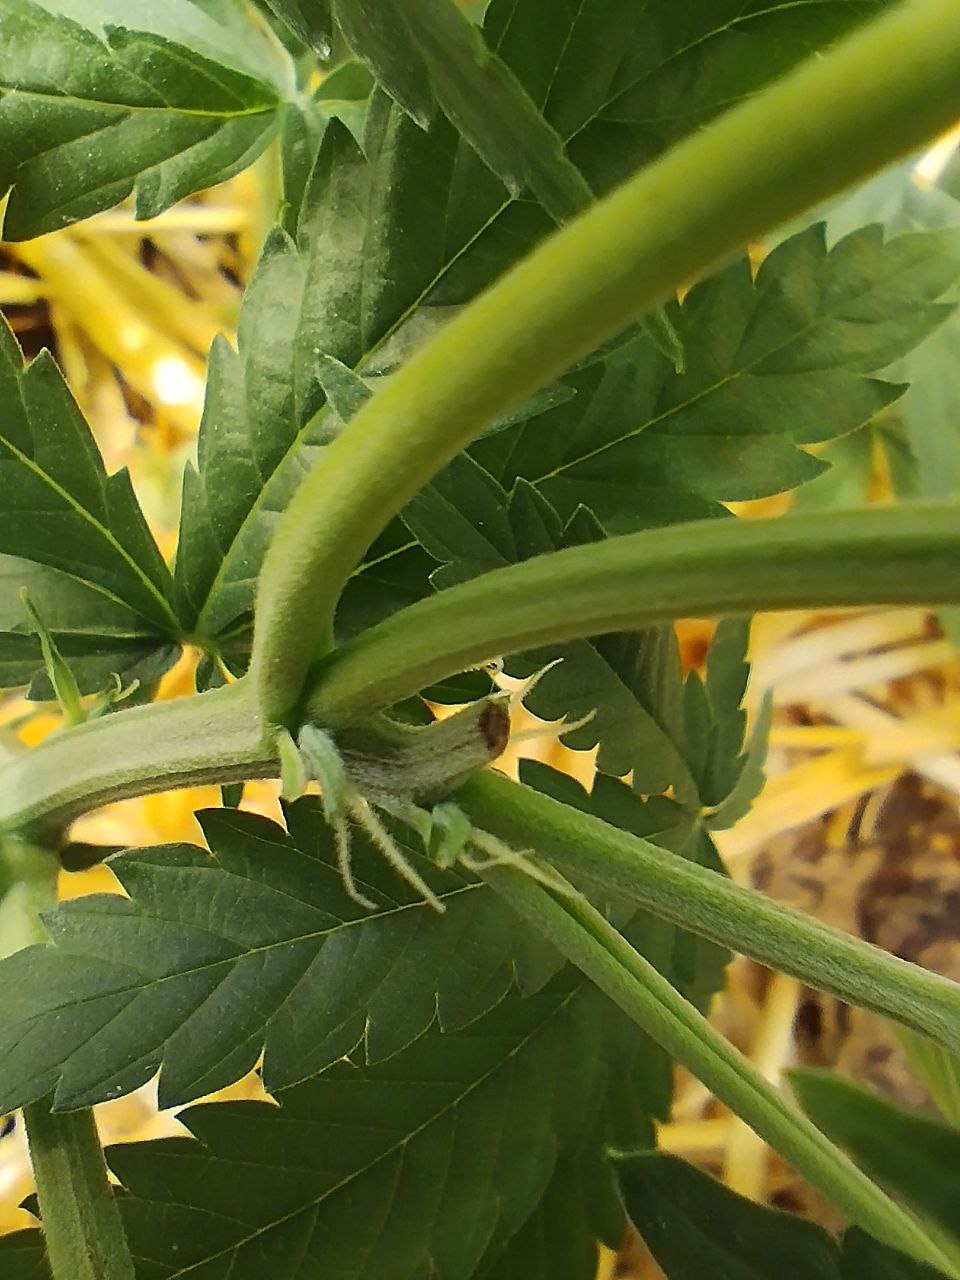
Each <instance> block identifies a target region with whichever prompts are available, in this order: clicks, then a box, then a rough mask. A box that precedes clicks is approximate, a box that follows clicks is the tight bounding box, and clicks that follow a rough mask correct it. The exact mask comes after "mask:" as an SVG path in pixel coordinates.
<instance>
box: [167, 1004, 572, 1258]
mask: <svg viewBox="0 0 960 1280" xmlns="http://www.w3.org/2000/svg"><path fill="white" fill-rule="evenodd" d="M585 985H586V984H585V983H583V982H581V983H578V984H577V986H576V987H575V988H574V989H573V990H572V991H570V992H568V993H567V994H566V995H565V996H564V997H563V998H562V1000H560V1001H558V1003H557V1004H556V1005H555V1006H554V1007H553V1008H552V1009H551V1010H550V1011H549V1014H548V1016H547V1017H546V1018H544V1019H543V1021H541V1022H539V1023H538V1024H537V1026H536V1027H534V1028H532V1029H531V1030H530V1031H528V1032H527V1033H526V1034H525V1035H523V1036H522V1037H521V1038H520V1039H519V1040H516V1041H514V1042H513V1043H512V1044H511V1047H510V1050H509V1052H507V1053H506V1054H505V1055H504V1056H503V1057H501V1058H500V1059H498V1061H497V1062H496V1063H494V1064H493V1065H492V1066H490V1067H489V1068H488V1070H487V1071H485V1072H484V1073H483V1074H482V1075H480V1076H477V1077H476V1078H475V1079H473V1080H471V1081H470V1082H469V1084H467V1085H466V1086H465V1087H463V1089H462V1090H461V1092H459V1093H458V1094H456V1096H455V1097H453V1098H451V1099H449V1100H448V1101H447V1102H446V1103H445V1104H444V1105H443V1106H442V1107H441V1108H440V1109H439V1110H437V1111H435V1112H434V1113H433V1114H432V1115H431V1116H429V1117H428V1118H427V1119H426V1120H424V1121H423V1122H422V1123H421V1124H420V1125H418V1126H416V1127H415V1128H413V1129H411V1130H410V1132H409V1133H406V1134H404V1135H403V1136H402V1137H401V1138H398V1139H397V1141H396V1142H394V1143H393V1144H392V1145H391V1146H389V1147H388V1148H387V1149H386V1150H384V1151H382V1152H380V1153H379V1154H378V1155H377V1156H376V1157H375V1159H373V1160H371V1161H370V1162H369V1163H368V1164H366V1165H363V1166H361V1167H358V1168H357V1169H354V1170H353V1171H352V1172H350V1173H349V1174H346V1175H345V1176H344V1177H342V1178H341V1179H340V1181H339V1182H337V1183H335V1184H334V1185H333V1186H331V1187H329V1188H328V1189H327V1190H325V1191H324V1192H323V1193H322V1194H321V1195H319V1196H314V1197H311V1199H309V1200H308V1201H307V1202H306V1203H305V1204H302V1205H300V1206H299V1207H298V1208H296V1209H293V1210H291V1211H290V1212H289V1213H285V1214H282V1215H281V1216H280V1217H278V1218H276V1219H275V1220H274V1221H273V1222H269V1223H267V1224H265V1225H264V1226H261V1227H256V1228H254V1229H252V1230H251V1231H250V1232H249V1233H248V1234H247V1235H246V1236H244V1237H243V1238H242V1239H241V1240H239V1241H237V1242H235V1243H234V1244H231V1245H227V1246H225V1247H224V1248H222V1249H218V1250H217V1251H216V1252H214V1253H210V1254H208V1255H207V1256H206V1257H205V1258H202V1259H200V1260H199V1261H197V1262H192V1263H190V1264H189V1265H188V1266H186V1267H181V1268H180V1269H179V1270H178V1271H173V1272H170V1275H169V1277H168V1280H178V1277H181V1276H186V1275H189V1274H190V1272H191V1271H196V1270H197V1269H198V1268H199V1267H206V1266H208V1265H209V1264H210V1263H211V1262H214V1261H216V1260H217V1259H218V1258H221V1257H224V1256H226V1255H229V1254H231V1253H232V1254H234V1255H235V1257H238V1256H239V1255H240V1252H241V1250H243V1249H245V1248H246V1247H247V1246H248V1245H249V1244H250V1243H251V1242H252V1241H253V1240H256V1239H257V1238H258V1237H260V1236H262V1235H265V1234H266V1233H267V1232H268V1231H273V1230H275V1229H276V1228H277V1227H280V1226H282V1225H283V1224H284V1223H285V1222H290V1221H292V1219H294V1218H296V1217H299V1215H300V1214H302V1213H305V1212H307V1211H308V1210H310V1209H318V1208H319V1206H320V1205H321V1204H323V1202H324V1201H325V1200H329V1199H330V1198H331V1197H332V1196H335V1195H337V1194H338V1193H339V1192H340V1191H342V1190H343V1189H344V1188H345V1187H348V1186H349V1185H350V1184H351V1183H352V1182H355V1181H356V1180H357V1179H358V1178H361V1177H363V1176H365V1175H366V1174H368V1173H369V1172H370V1171H371V1170H372V1169H375V1168H376V1167H377V1165H379V1164H381V1163H383V1161H385V1160H388V1159H390V1158H391V1157H393V1156H394V1155H395V1154H396V1153H397V1152H400V1151H402V1150H403V1149H404V1148H405V1147H408V1146H409V1145H410V1143H411V1142H413V1141H414V1140H415V1139H416V1138H418V1137H419V1136H420V1134H421V1133H424V1132H426V1131H427V1130H428V1129H429V1128H430V1127H431V1126H432V1125H435V1124H437V1123H438V1122H439V1121H440V1120H442V1119H443V1118H444V1117H445V1116H446V1115H447V1114H448V1113H450V1112H456V1111H457V1110H458V1109H459V1108H460V1107H461V1106H462V1105H463V1103H464V1101H465V1100H466V1099H467V1098H469V1097H470V1095H471V1094H472V1093H475V1092H476V1091H477V1090H478V1089H480V1088H481V1087H482V1086H483V1085H485V1084H486V1083H487V1082H488V1081H489V1080H491V1079H493V1078H495V1077H496V1076H497V1075H498V1074H499V1073H500V1072H501V1071H502V1070H503V1069H504V1067H505V1066H506V1064H507V1063H508V1062H509V1061H510V1060H511V1059H512V1058H516V1057H518V1056H519V1054H520V1053H521V1052H522V1051H523V1050H525V1049H526V1048H527V1046H528V1045H529V1044H530V1043H531V1042H532V1041H533V1040H535V1039H536V1038H537V1037H538V1036H540V1035H541V1034H542V1033H543V1032H544V1030H545V1028H547V1027H548V1026H549V1024H550V1023H551V1022H552V1020H553V1019H554V1018H556V1017H558V1016H559V1015H561V1014H563V1013H566V1011H567V1009H568V1007H569V1005H570V1004H571V1003H572V1002H573V1001H574V1000H575V999H576V998H577V997H579V996H580V994H581V992H582V990H583V988H584V986H585ZM498 1038H502V1037H498ZM281 1111H282V1107H281ZM290 1123H291V1124H293V1123H296V1124H302V1123H303V1121H302V1120H300V1119H299V1118H298V1119H297V1120H291V1121H290ZM194 1140H195V1141H198V1142H199V1143H200V1145H201V1147H202V1148H203V1149H204V1150H205V1151H206V1152H207V1153H209V1155H210V1158H211V1159H218V1158H221V1159H222V1157H218V1156H217V1155H216V1154H214V1153H213V1152H211V1151H210V1148H209V1147H207V1146H206V1144H205V1143H203V1141H202V1140H201V1139H196V1138H195V1139H194ZM229 1163H230V1164H235V1165H239V1166H245V1165H247V1166H249V1167H250V1168H252V1169H257V1170H262V1169H263V1168H264V1166H263V1165H262V1164H259V1165H258V1164H257V1163H256V1162H255V1161H253V1160H240V1159H237V1158H236V1157H230V1159H229ZM284 1169H285V1171H292V1172H294V1173H302V1174H303V1175H304V1176H305V1177H314V1178H315V1177H316V1176H317V1170H315V1169H299V1168H297V1167H296V1166H291V1165H289V1164H285V1165H284ZM209 1212H210V1214H211V1216H212V1217H222V1218H224V1219H225V1220H226V1221H227V1222H235V1221H237V1219H234V1218H229V1217H227V1215H225V1214H217V1213H216V1212H215V1211H213V1210H210V1211H209ZM241 1225H243V1224H242V1223H241ZM231 1265H232V1264H231Z"/></svg>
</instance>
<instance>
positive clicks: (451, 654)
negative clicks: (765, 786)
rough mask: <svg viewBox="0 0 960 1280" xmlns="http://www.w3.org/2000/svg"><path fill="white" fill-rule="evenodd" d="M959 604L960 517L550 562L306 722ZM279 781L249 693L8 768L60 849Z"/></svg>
mask: <svg viewBox="0 0 960 1280" xmlns="http://www.w3.org/2000/svg"><path fill="white" fill-rule="evenodd" d="M958 599H960V514H958V509H957V507H956V506H955V505H949V504H942V505H936V506H933V505H931V506H915V507H904V508H893V509H889V510H876V511H854V512H845V513H844V512H840V513H834V514H828V515H820V514H818V515H816V516H803V517H800V516H797V517H789V518H787V519H783V520H775V521H762V522H761V521H756V522H753V521H751V522H746V521H743V522H741V521H734V520H731V521H728V522H718V521H710V522H707V523H705V524H689V525H682V526H678V527H676V528H673V529H664V530H657V531H653V532H647V533H639V534H631V535H628V536H626V537H622V538H611V539H609V540H608V541H607V542H603V543H594V544H592V545H591V546H589V547H577V548H572V549H570V550H568V551H561V552H556V553H554V554H552V555H549V556H540V557H537V558H536V559H534V560H528V561H526V562H525V563H523V564H520V565H515V566H512V567H510V568H507V569H500V570H497V571H496V572H494V573H490V574H487V575H485V576H484V577H482V578H478V579H476V580H475V581H473V582H468V583H465V584H464V585H462V586H459V587H452V588H451V589H450V590H448V591H443V592H441V593H440V594H438V595H437V596H434V597H433V598H431V599H429V600H424V601H421V602H420V603H419V604H416V605H412V606H410V607H409V608H408V609H405V610H403V611H402V612H401V613H398V614H395V615H394V616H393V617H392V618H389V619H388V620H387V621H386V622H383V623H381V624H380V625H379V626H376V627H373V628H371V629H370V630H369V631H367V632H365V633H364V634H363V635H362V636H360V637H359V638H358V639H357V640H355V641H353V642H351V643H350V644H348V645H345V646H344V647H343V648H342V649H339V650H337V652H336V653H335V654H333V655H331V656H330V658H329V659H328V660H327V662H326V664H325V665H323V666H322V667H321V668H320V669H319V670H318V671H317V672H316V681H315V684H314V688H313V692H312V693H311V694H310V696H309V699H308V704H307V710H308V712H309V714H310V715H311V716H312V717H313V718H314V719H315V720H317V721H319V722H321V723H325V724H327V725H330V726H333V727H335V728H339V727H343V726H346V725H353V724H356V723H358V722H359V721H362V720H364V719H365V718H366V717H367V716H369V715H371V714H373V713H374V712H376V711H378V710H380V709H382V708H384V707H387V706H390V705H391V704H393V703H394V702H397V701H399V700H401V699H403V698H405V697H407V696H409V695H411V694H414V693H416V692H417V691H418V690H419V689H421V688H423V687H425V686H426V685H428V684H430V683H432V682H434V681H436V680H439V679H442V678H443V677H445V676H447V675H450V674H451V673H453V672H455V671H460V670H462V669H463V668H465V667H467V666H470V665H471V664H474V663H478V662H481V661H483V660H484V659H486V658H489V657H491V656H493V655H495V654H499V653H509V652H516V651H519V650H521V649H523V648H526V647H532V646H535V645H542V644H551V643H560V642H562V641H564V640H569V639H573V638H577V637H581V636H589V635H598V634H600V633H601V632H603V631H605V630H607V631H613V630H620V629H629V628H637V627H643V626H647V625H649V624H651V623H654V622H663V621H667V620H670V619H673V618H677V617H685V616H691V615H694V616H696V615H701V616H702V615H705V614H710V613H724V612H731V613H736V612H752V611H753V610H755V609H775V608H797V607H801V606H822V605H828V604H841V605H851V604H934V603H938V602H949V601H957V600H958ZM277 775H278V767H277V760H276V748H275V745H274V740H273V738H272V737H271V735H270V734H269V733H268V732H267V731H266V728H265V725H264V720H263V717H262V715H261V713H260V710H259V707H258V705H257V701H256V697H255V693H254V690H253V688H252V685H251V681H250V678H249V677H245V678H244V679H242V680H239V681H237V683H236V684H234V685H231V686H230V687H228V688H224V689H217V690H214V691H212V692H210V693H204V694H201V695H200V696H199V697H193V698H183V699H181V700H179V701H176V702H164V703H155V704H153V705H151V706H145V707H134V708H130V709H128V710H122V711H118V712H115V713H113V714H112V715H109V716H105V717H103V719H100V720H94V721H92V722H90V723H88V724H84V725H81V726H79V727H78V728H75V729H70V730H68V731H66V732H63V733H60V734H57V735H56V736H55V737H53V738H50V739H48V740H47V741H46V742H45V743H43V744H42V746H40V747H37V748H35V749H34V750H32V751H29V752H25V753H24V754H23V755H22V756H19V757H17V758H16V759H15V760H14V761H12V762H11V763H10V764H8V765H6V766H5V767H4V768H2V769H0V830H4V829H5V830H28V831H35V832H42V833H44V834H45V835H47V834H51V835H52V834H56V833H57V832H59V831H60V830H62V828H63V827H65V826H66V825H67V824H68V823H69V822H70V821H72V820H73V819H74V818H76V817H78V816H79V815H80V814H81V813H85V812H88V811H89V810H91V809H96V808H99V807H100V806H101V805H104V804H107V803H109V802H110V801H113V800H121V799H124V798H126V797H129V796H139V795H148V794H150V793H152V792H157V791H170V790H173V789H174V788H176V787H187V786H196V785H200V784H202V783H210V782H236V781H245V780H246V779H249V778H263V777H276V776H277Z"/></svg>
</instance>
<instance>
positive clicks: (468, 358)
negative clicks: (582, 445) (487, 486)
mask: <svg viewBox="0 0 960 1280" xmlns="http://www.w3.org/2000/svg"><path fill="white" fill-rule="evenodd" d="M958 116H960V19H958V15H957V9H956V0H906V2H905V3H902V4H900V5H898V6H897V7H896V8H895V9H894V10H893V11H891V12H890V13H887V14H886V15H885V16H883V17H881V18H879V19H877V20H876V21H875V22H873V23H871V24H869V25H868V26H866V27H864V28H863V29H862V30H860V31H858V32H857V33H855V34H854V35H853V36H851V37H850V38H848V39H847V40H844V41H842V42H840V43H839V44H837V45H836V46H835V47H834V48H832V49H831V50H829V51H828V52H827V53H826V54H824V55H823V56H822V57H819V58H816V59H811V60H810V61H809V62H807V63H805V64H804V65H803V66H801V67H800V68H798V69H797V70H795V71H794V72H792V73H791V74H789V75H788V76H786V77H785V78H784V79H782V80H781V81H779V82H778V83H776V84H774V85H773V86H771V87H770V88H768V89H766V90H764V91H763V92H761V93H759V94H757V95H756V96H755V97H753V98H751V99H750V100H749V101H747V102H746V103H744V104H742V105H741V106H739V107H737V108H735V109H734V110H733V111H731V112H729V113H728V114H727V115H726V116H724V117H723V118H721V119H720V120H719V121H717V122H716V123H714V124H713V125H711V126H709V127H708V128H706V129H703V130H701V131H699V132H697V133H695V134H694V135H692V136H691V137H690V138H688V139H687V140H685V141H684V142H682V143H681V144H680V145H679V146H677V147H675V148H674V149H673V150H672V151H670V152H669V153H668V154H667V155H666V156H664V157H663V158H662V159H661V160H659V161H658V162H656V163H655V164H653V165H651V166H650V167H648V168H647V169H645V170H644V171H643V172H642V173H640V174H639V175H638V176H637V177H635V178H633V179H632V180H630V181H629V182H627V183H626V184H625V185H624V186H623V187H621V188H620V189H619V190H617V191H616V192H614V193H613V195H611V196H609V197H608V198H607V199H605V200H603V201H601V202H600V203H599V204H597V205H595V206H594V207H593V208H591V209H590V210H589V211H588V212H587V213H585V214H584V215H583V216H582V217H580V218H578V219H576V220H575V221H574V222H572V223H571V224H570V225H569V226H567V227H566V228H564V229H563V230H562V231H560V232H558V233H557V234H556V235H554V236H552V237H550V238H549V239H548V240H546V241H545V242H544V243H543V244H542V245H541V246H540V247H539V248H538V249H537V250H536V251H535V252H534V253H532V254H531V255H529V256H528V257H527V258H526V259H524V261H523V262H521V263H520V264H519V265H518V266H517V267H515V268H514V269H513V270H511V271H510V272H508V273H507V274H506V275H505V276H504V277H502V279H501V280H500V281H499V282H498V283H496V284H495V285H494V286H493V287H492V288H491V289H489V290H487V292H486V293H484V294H482V295H481V296H480V297H479V298H477V299H476V300H475V301H474V302H473V303H472V304H471V305H470V306H468V307H467V308H465V309H464V310H463V311H462V312H461V313H460V314H459V315H458V316H457V317H456V318H454V319H453V320H452V321H451V322H450V323H449V324H448V325H447V326H446V327H445V328H444V329H443V330H442V331H441V333H440V334H439V335H438V336H437V337H435V338H434V339H433V340H432V341H431V342H430V343H428V344H427V345H426V346H425V347H424V348H422V349H421V350H420V351H419V352H418V353H417V354H416V355H414V357H413V358H412V359H411V360H410V361H409V362H408V363H407V364H406V365H405V366H404V367H403V368H402V369H401V370H400V371H399V372H398V373H397V374H395V375H394V377H392V378H390V379H389V380H388V382H387V385H386V386H385V387H384V388H383V389H382V390H381V391H380V392H379V393H378V394H377V395H376V396H374V397H373V398H372V399H371V400H370V401H369V402H368V403H367V404H366V405H365V406H364V408H363V409H361V410H360V412H359V413H358V414H357V415H356V417H355V418H354V419H353V420H352V421H351V423H350V425H349V427H348V428H347V429H346V430H345V431H344V432H343V434H342V435H341V436H340V437H339V438H338V439H337V440H335V441H334V442H333V444H332V445H331V446H330V447H329V448H328V449H327V450H326V452H325V453H324V455H323V457H322V458H321V459H320V461H319V462H318V464H317V466H316V467H315V469H314V470H313V472H312V473H311V474H310V475H309V476H308V477H307V478H306V480H305V481H304V482H303V484H302V485H301V487H300V489H299V490H298V491H297V494H296V495H295V497H294V499H293V501H292V502H291V504H290V506H289V507H288V508H287V511H286V513H285V514H284V517H283V519H282V521H281V523H280V526H279V528H278V530H277V533H276V535H275V537H274V540H273V543H272V545H271V547H270V550H269V552H268V554H267V556H266V558H265V560H264V564H263V568H262V571H261V573H260V578H259V583H258V599H257V615H256V627H255V635H254V653H253V671H252V674H253V679H254V681H255V683H256V686H257V696H258V701H259V703H260V706H261V709H262V711H263V713H264V715H265V717H266V718H267V720H269V721H271V722H279V721H284V720H289V719H291V718H292V717H293V715H294V712H295V708H296V706H297V704H298V703H299V701H300V698H301V695H302V692H303V688H304V684H305V681H306V678H307V673H308V670H309V667H310V664H311V661H312V660H313V659H314V657H315V656H316V655H317V654H318V653H322V652H324V651H325V650H327V649H329V648H330V646H331V643H332V641H331V637H332V624H333V615H334V610H335V608H336V604H337V601H338V599H339V596H340V593H341V591H342V589H343V586H344V584H345V582H346V580H347V578H348V577H349V575H350V573H351V572H352V570H353V568H354V566H355V565H356V564H357V563H358V561H359V560H360V557H361V556H362V554H363V553H364V551H365V550H366V549H367V547H369V545H370V544H371V543H372V542H373V540H374V538H375V537H376V536H377V535H378V534H379V533H380V532H381V530H382V529H383V528H384V527H385V526H386V524H387V522H388V521H389V520H390V519H391V518H392V517H393V516H394V515H395V514H396V513H397V512H398V511H399V510H400V509H401V508H402V507H403V506H404V505H405V504H406V503H407V502H408V501H409V499H410V498H412V497H413V495H414V494H415V493H416V492H417V491H418V490H419V489H420V488H422V486H423V485H424V484H425V483H427V482H428V481H429V480H430V478H431V477H432V476H433V475H434V474H435V473H436V472H437V471H439V470H440V468H441V467H443V466H444V465H445V463H446V462H447V461H448V460H449V459H450V458H451V457H453V455H454V454H455V453H457V452H458V451H459V450H460V449H462V448H463V447H464V446H466V445H467V444H468V443H469V442H470V441H471V440H473V439H474V438H476V436H477V435H478V434H479V433H480V432H481V431H482V430H483V429H484V428H485V427H486V426H487V425H488V424H489V423H490V422H491V421H492V420H493V419H494V418H496V417H497V416H498V415H499V414H503V413H505V412H507V411H508V410H509V409H511V408H512V407H514V406H515V405H517V404H519V403H520V402H522V401H523V400H524V399H525V398H526V397H527V396H529V395H530V394H532V393H533V392H534V391H536V390H537V389H538V388H539V387H541V386H543V385H544V384H545V383H547V382H549V381H550V380H552V379H553V378H555V377H556V376H557V375H558V374H560V373H561V372H563V370H564V369H566V368H567V367H568V366H569V365H570V364H571V363H572V362H573V361H574V360H576V359H577V358H578V357H579V356H581V355H582V354H584V353H585V352H586V351H588V350H590V349H591V348H594V347H596V346H597V345H598V344H599V343H600V342H601V341H603V339H604V338H606V337H607V336H609V335H610V334H612V333H615V332H617V331H618V330H620V329H622V328H623V327H624V326H625V325H626V324H628V323H629V322H630V321H632V320H633V319H635V318H636V317H638V316H640V315H642V314H643V313H644V312H646V311H648V310H649V309H650V308H651V307H653V306H654V305H656V304H657V303H658V302H660V301H661V300H662V299H663V298H664V297H666V296H667V295H668V294H669V293H670V291H671V290H673V289H675V288H676V287H677V286H679V285H681V284H684V283H688V282H689V281H690V280H691V279H693V278H694V277H696V276H698V275H700V274H701V273H702V272H703V271H704V270H705V269H706V268H708V267H709V266H711V265H712V264H714V263H715V262H716V261H717V260H718V259H719V258H721V257H723V256H724V255H725V254H727V253H729V252H731V251H732V250H734V249H736V248H737V247H739V246H740V245H742V244H744V243H746V242H747V241H748V240H749V239H750V238H751V237H753V236H757V235H759V234H761V233H763V232H765V231H767V230H769V229H770V228H772V227H774V226H776V225H777V224H778V223H781V222H782V221H783V220H784V219H786V218H789V217H792V216H795V215H796V214H798V213H800V212H801V211H802V210H803V209H805V208H807V207H809V206H810V205H812V204H814V203H816V202H817V201H819V200H822V199H823V198H825V197H826V196H828V195H829V194H831V193H832V192H834V191H837V190H839V189H841V188H842V187H844V186H847V185H849V184H850V183H852V182H855V181H857V180H858V179H859V178H862V177H864V176H866V175H867V174H869V173H871V172H873V171H874V170H875V169H877V168H879V167H880V166H881V165H883V164H884V163H886V162H888V161H890V160H892V159H894V158H895V157H897V156H898V155H900V154H902V153H904V152H906V151H909V150H910V149H912V148H914V147H916V146H919V145H920V144H921V143H923V142H924V141H925V140H926V139H928V138H929V137H931V136H933V135H935V134H936V133H938V132H939V131H941V130H943V129H946V128H947V127H948V126H949V125H951V124H952V123H953V122H954V120H955V119H956V118H957V117H958Z"/></svg>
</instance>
